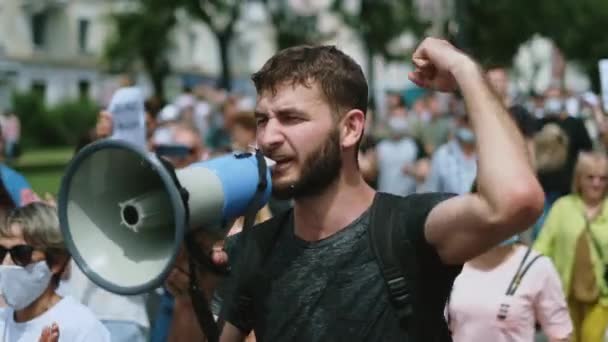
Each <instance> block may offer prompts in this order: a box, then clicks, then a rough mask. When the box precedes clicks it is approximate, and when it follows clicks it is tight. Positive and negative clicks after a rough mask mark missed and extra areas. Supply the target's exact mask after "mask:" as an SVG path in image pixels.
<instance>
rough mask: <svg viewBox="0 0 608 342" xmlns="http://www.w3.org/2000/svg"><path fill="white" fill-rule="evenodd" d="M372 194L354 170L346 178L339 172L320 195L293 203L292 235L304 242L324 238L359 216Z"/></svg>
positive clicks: (372, 191) (365, 208)
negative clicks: (293, 233)
mask: <svg viewBox="0 0 608 342" xmlns="http://www.w3.org/2000/svg"><path fill="white" fill-rule="evenodd" d="M375 194H376V192H375V191H374V189H372V188H371V187H370V186H369V185H368V184H367V183H366V182H365V181H364V180H363V178H362V177H361V174H360V173H359V172H358V171H355V172H351V174H350V175H349V174H347V172H344V171H343V172H342V174H341V175H340V177H339V178H338V179H337V180H336V182H335V183H333V184H332V185H331V186H329V187H328V188H327V189H326V190H325V191H324V192H323V193H321V194H320V195H318V196H314V197H306V198H298V199H296V200H295V205H294V225H295V227H294V232H295V234H296V236H298V237H299V238H301V239H303V240H306V241H318V240H321V239H324V238H327V237H329V236H331V235H333V234H334V233H336V232H338V231H340V230H342V229H343V228H345V227H347V226H348V225H349V224H350V223H352V222H353V221H355V219H357V218H358V217H359V216H361V215H362V214H363V213H364V212H365V210H367V209H368V208H369V207H370V206H371V205H372V202H373V201H374V196H375Z"/></svg>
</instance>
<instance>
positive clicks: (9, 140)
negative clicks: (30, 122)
mask: <svg viewBox="0 0 608 342" xmlns="http://www.w3.org/2000/svg"><path fill="white" fill-rule="evenodd" d="M0 127H2V136H3V137H4V151H3V152H4V155H5V157H6V160H7V161H8V162H9V163H10V162H12V160H13V159H14V158H16V157H18V154H19V153H20V151H19V150H20V147H19V139H20V138H21V122H20V121H19V118H18V117H17V115H15V112H14V111H12V110H7V111H5V112H4V114H3V115H2V116H1V117H0Z"/></svg>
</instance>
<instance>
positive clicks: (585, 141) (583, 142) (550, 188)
mask: <svg viewBox="0 0 608 342" xmlns="http://www.w3.org/2000/svg"><path fill="white" fill-rule="evenodd" d="M549 123H556V124H557V125H559V127H561V129H563V130H564V133H565V134H566V135H567V136H568V138H569V145H568V156H567V158H566V163H565V165H564V167H562V168H561V169H559V170H556V171H551V172H542V173H539V174H538V178H539V181H540V183H541V185H542V187H543V189H544V190H545V192H556V193H558V195H560V196H561V195H566V194H569V193H570V189H571V187H572V176H573V174H574V165H575V164H576V158H577V157H578V153H579V152H581V151H589V150H591V149H592V148H593V143H592V142H591V138H590V137H589V133H588V132H587V128H585V123H584V122H583V120H581V119H580V118H573V117H570V116H569V117H567V118H565V119H561V118H559V117H554V116H552V117H546V118H543V119H541V121H540V126H541V128H542V127H544V126H545V125H546V124H549Z"/></svg>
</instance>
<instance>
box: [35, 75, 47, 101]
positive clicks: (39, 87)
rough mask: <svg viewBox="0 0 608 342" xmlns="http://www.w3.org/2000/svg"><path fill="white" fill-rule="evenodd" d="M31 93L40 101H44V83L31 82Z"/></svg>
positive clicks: (40, 81)
mask: <svg viewBox="0 0 608 342" xmlns="http://www.w3.org/2000/svg"><path fill="white" fill-rule="evenodd" d="M32 93H34V94H36V95H38V96H39V97H40V98H41V99H44V95H45V93H46V82H45V81H42V80H37V81H33V82H32Z"/></svg>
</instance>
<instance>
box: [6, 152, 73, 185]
mask: <svg viewBox="0 0 608 342" xmlns="http://www.w3.org/2000/svg"><path fill="white" fill-rule="evenodd" d="M73 153H74V148H72V147H59V148H41V149H31V150H30V149H27V150H25V151H24V153H23V155H22V156H21V158H19V160H18V161H17V162H15V163H13V164H12V165H11V166H12V167H13V168H15V169H16V170H17V171H19V172H21V173H22V174H23V176H25V178H26V179H27V180H28V181H29V183H30V185H31V186H32V188H33V189H34V191H35V192H36V193H37V194H39V195H40V196H43V195H44V194H45V193H47V192H48V193H51V194H53V195H57V193H58V192H59V185H60V184H61V177H62V176H63V173H64V170H65V167H66V165H67V164H68V162H69V161H70V159H71V158H72V155H73Z"/></svg>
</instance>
